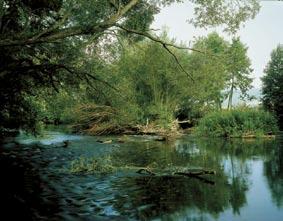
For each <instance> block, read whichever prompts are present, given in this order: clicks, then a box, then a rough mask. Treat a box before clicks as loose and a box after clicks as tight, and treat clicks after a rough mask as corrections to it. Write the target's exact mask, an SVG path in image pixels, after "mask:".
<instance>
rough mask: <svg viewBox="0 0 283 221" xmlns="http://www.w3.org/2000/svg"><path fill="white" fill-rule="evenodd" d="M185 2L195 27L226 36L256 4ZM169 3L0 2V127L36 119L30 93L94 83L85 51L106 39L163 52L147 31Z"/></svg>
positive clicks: (138, 0) (169, 0) (131, 0)
mask: <svg viewBox="0 0 283 221" xmlns="http://www.w3.org/2000/svg"><path fill="white" fill-rule="evenodd" d="M190 1H191V2H193V3H195V6H196V10H195V14H196V18H195V20H194V24H195V25H197V26H205V25H209V26H211V25H213V26H215V25H221V24H223V25H226V27H227V30H229V31H231V32H232V31H235V30H236V29H237V28H238V27H239V25H240V24H241V23H242V22H243V21H245V20H247V19H249V18H253V17H254V16H255V14H256V13H257V11H258V10H259V4H258V3H257V1H256V0H246V1H243V2H239V1H236V0H233V1H226V0H212V1H202V0H190ZM172 2H180V0H161V1H152V0H120V1H118V0H93V1H88V0H68V1H66V0H23V1H20V0H1V1H0V64H1V67H0V82H1V83H0V88H1V90H0V97H1V98H0V103H1V108H0V120H1V122H3V123H2V124H3V125H2V126H4V127H8V128H20V127H23V126H25V125H26V120H25V119H24V118H25V117H24V116H31V118H32V119H36V116H35V113H36V111H32V110H31V108H30V105H29V102H26V101H25V96H26V95H27V94H28V95H35V94H36V93H37V92H36V90H38V89H40V88H46V87H47V88H51V87H52V88H54V90H56V91H58V87H61V86H64V85H66V84H69V85H74V86H76V85H77V84H78V82H79V81H81V80H84V81H88V82H89V81H90V80H99V76H97V75H94V73H88V72H86V71H85V70H84V67H85V61H87V54H86V48H87V47H91V48H92V50H93V51H94V52H97V51H99V50H100V49H101V46H103V45H104V44H105V39H109V36H110V38H111V39H113V38H117V36H121V35H127V36H130V37H132V36H142V37H146V38H150V39H151V40H154V41H157V42H159V43H160V44H162V45H164V46H165V48H166V47H167V50H168V47H171V46H172V45H166V43H165V42H162V41H159V39H157V38H155V37H154V36H152V35H151V34H150V33H148V29H149V26H150V24H151V22H152V21H153V18H154V15H155V14H156V13H158V11H159V9H160V7H162V6H164V5H168V4H170V3H172ZM232 2H235V4H231V3H232ZM229 15H230V16H229ZM222 16H223V18H222ZM135 40H139V39H135ZM18 116H22V117H18ZM35 121H36V120H35ZM31 126H32V124H29V126H28V127H26V128H27V129H28V128H30V127H31Z"/></svg>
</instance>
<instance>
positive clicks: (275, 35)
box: [152, 1, 283, 91]
mask: <svg viewBox="0 0 283 221" xmlns="http://www.w3.org/2000/svg"><path fill="white" fill-rule="evenodd" d="M260 4H261V10H260V12H259V14H258V15H257V16H256V17H255V19H253V20H249V21H247V22H246V23H245V25H244V27H242V28H241V29H240V30H239V32H238V35H239V36H240V39H241V41H242V42H243V43H244V44H246V46H247V47H248V56H249V58H250V59H251V63H252V68H253V69H254V71H253V74H252V76H251V77H252V78H254V81H253V86H254V88H255V90H257V91H259V90H260V88H261V80H260V77H262V76H263V75H264V73H263V70H264V67H265V66H266V64H267V63H268V61H269V60H270V53H271V51H272V50H273V49H274V48H276V46H277V45H278V44H279V43H281V44H283V1H281V2H280V1H261V3H260ZM192 16H193V4H192V3H190V2H186V3H182V4H180V3H175V4H173V5H170V6H168V7H165V8H163V9H162V10H161V12H160V13H159V14H158V15H156V17H155V21H154V23H153V25H152V28H154V29H162V28H163V27H167V28H168V31H169V36H170V37H171V38H175V39H176V41H177V42H186V43H188V44H189V43H190V42H191V41H193V39H194V37H199V36H206V35H207V34H208V33H210V32H212V31H217V32H218V33H219V34H220V35H222V36H223V37H224V38H226V39H229V36H228V35H226V34H225V33H223V32H222V31H221V29H220V28H215V29H209V30H205V29H196V28H194V27H193V26H192V25H190V24H189V23H188V22H187V20H188V19H190V18H192Z"/></svg>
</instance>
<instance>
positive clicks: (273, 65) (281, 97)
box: [262, 45, 283, 129]
mask: <svg viewBox="0 0 283 221" xmlns="http://www.w3.org/2000/svg"><path fill="white" fill-rule="evenodd" d="M264 73H265V76H263V77H262V83H263V87H262V95H263V98H262V103H263V106H264V107H265V108H266V109H267V110H269V111H271V112H274V113H275V115H276V116H277V118H278V121H279V127H280V129H283V45H278V46H277V48H276V49H274V50H273V51H272V53H271V60H270V61H269V63H268V64H267V66H266V68H265V70H264Z"/></svg>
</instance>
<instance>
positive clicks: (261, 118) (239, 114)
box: [195, 108, 278, 137]
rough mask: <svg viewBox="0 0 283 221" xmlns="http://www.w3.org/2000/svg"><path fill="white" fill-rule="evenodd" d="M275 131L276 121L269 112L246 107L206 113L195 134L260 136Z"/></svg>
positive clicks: (276, 129) (276, 128)
mask: <svg viewBox="0 0 283 221" xmlns="http://www.w3.org/2000/svg"><path fill="white" fill-rule="evenodd" d="M277 131H278V127H277V122H276V119H275V117H274V116H273V115H272V114H271V113H269V112H265V111H263V110H257V109H247V108H246V109H234V110H230V111H228V110H223V111H218V112H212V113H209V114H207V115H206V116H205V117H204V118H202V119H201V120H200V122H199V125H198V126H197V128H196V130H195V134H196V135H199V136H212V137H261V136H265V135H271V134H274V133H276V132H277Z"/></svg>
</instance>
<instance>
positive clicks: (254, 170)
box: [0, 132, 283, 221]
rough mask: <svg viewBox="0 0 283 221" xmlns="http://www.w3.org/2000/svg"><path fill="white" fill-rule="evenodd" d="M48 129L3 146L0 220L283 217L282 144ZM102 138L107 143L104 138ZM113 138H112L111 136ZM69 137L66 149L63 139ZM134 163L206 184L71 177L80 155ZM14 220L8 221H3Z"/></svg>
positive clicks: (273, 220) (124, 176)
mask: <svg viewBox="0 0 283 221" xmlns="http://www.w3.org/2000/svg"><path fill="white" fill-rule="evenodd" d="M97 139H98V138H96V137H89V136H75V135H67V134H64V133H59V132H46V134H45V135H44V136H43V137H39V138H33V137H28V136H24V135H21V136H19V137H17V138H16V139H13V138H7V139H5V140H4V141H2V143H1V144H0V179H1V180H0V194H1V198H0V201H1V207H0V220H1V221H2V220H19V219H21V220H22V219H25V220H188V221H206V220H223V221H227V220H247V221H250V220H256V221H260V220H264V221H266V220H269V221H277V220H278V221H281V220H283V140H282V139H280V138H278V139H273V140H261V139H258V140H246V141H243V140H240V139H238V140H223V139H195V138H192V137H189V136H188V137H183V138H181V139H179V140H177V141H174V142H168V143H163V142H158V141H153V140H152V139H151V137H134V136H132V137H128V138H127V142H125V143H122V144H121V143H116V142H115V139H117V138H115V137H114V138H111V139H113V140H114V143H112V144H101V143H98V142H96V140H97ZM99 139H102V138H99ZM107 139H109V138H107ZM64 140H69V141H70V145H69V147H67V148H64V147H63V145H62V141H64ZM93 156H95V157H98V158H100V157H103V156H111V159H112V160H115V161H117V162H123V163H124V164H126V165H130V166H142V167H145V166H151V165H155V166H158V167H159V168H170V167H190V168H206V169H212V170H215V171H216V172H217V174H216V175H205V176H203V177H202V178H203V179H196V178H189V177H175V178H174V177H166V176H165V177H160V176H156V177H149V176H139V175H138V174H133V173H128V172H113V173H111V174H108V175H97V174H88V175H86V174H71V173H69V172H68V168H69V167H70V162H71V161H72V160H75V159H78V158H79V157H93ZM4 217H9V218H4Z"/></svg>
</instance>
